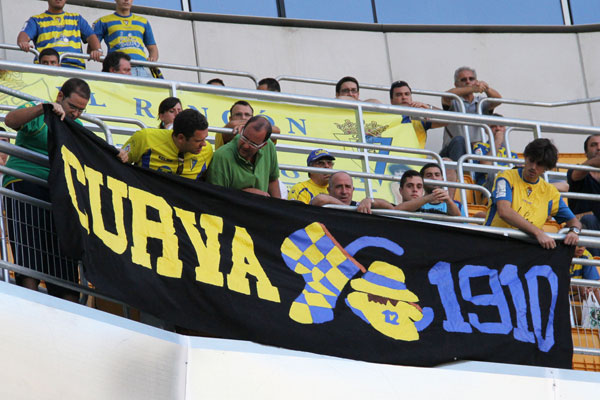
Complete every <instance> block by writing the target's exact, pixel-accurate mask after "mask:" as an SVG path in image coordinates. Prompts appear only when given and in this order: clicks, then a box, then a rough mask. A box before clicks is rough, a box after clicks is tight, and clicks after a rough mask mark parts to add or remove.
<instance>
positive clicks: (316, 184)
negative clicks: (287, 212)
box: [288, 149, 335, 204]
mask: <svg viewBox="0 0 600 400" xmlns="http://www.w3.org/2000/svg"><path fill="white" fill-rule="evenodd" d="M334 161H335V157H334V156H332V155H331V154H329V153H328V152H327V150H325V149H317V150H313V151H311V152H310V154H309V155H308V158H307V159H306V165H307V166H309V167H316V168H333V162H334ZM308 178H309V179H308V180H306V181H304V182H300V183H297V184H295V185H294V186H293V187H292V189H291V190H290V193H289V195H288V199H289V200H297V201H301V202H302V203H304V204H310V201H311V200H312V199H313V198H314V197H315V196H317V195H319V194H321V193H327V186H328V184H329V174H321V173H318V172H309V173H308Z"/></svg>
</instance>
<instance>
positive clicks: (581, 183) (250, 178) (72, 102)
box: [4, 0, 600, 298]
mask: <svg viewBox="0 0 600 400" xmlns="http://www.w3.org/2000/svg"><path fill="white" fill-rule="evenodd" d="M65 3H66V1H65V0H49V1H48V11H46V12H45V13H42V14H40V15H36V16H33V17H31V18H30V19H29V20H28V21H27V23H26V24H25V26H24V28H23V30H22V31H21V32H20V33H19V35H18V44H19V46H20V47H21V49H23V50H24V51H29V50H30V49H31V48H32V44H31V43H30V41H33V43H34V46H35V47H36V48H37V49H38V50H39V51H40V54H39V58H38V60H37V61H38V62H39V63H40V64H44V65H52V66H57V65H58V64H59V61H60V54H62V53H65V52H75V53H77V52H79V53H81V52H82V44H81V42H82V41H83V42H87V43H88V48H87V51H88V53H89V54H90V56H91V58H92V59H93V60H95V61H99V60H100V59H101V58H102V50H101V48H100V42H101V41H103V40H104V41H105V42H106V44H107V46H108V54H107V55H106V57H104V59H103V69H102V70H103V71H104V72H110V73H120V74H127V75H136V76H141V77H150V76H156V73H154V74H153V72H152V71H150V70H149V69H147V68H145V67H140V66H135V65H134V66H132V65H131V61H132V60H133V61H135V60H148V61H156V60H158V48H157V46H156V42H155V40H154V37H153V34H152V29H151V27H150V24H149V23H148V21H147V20H146V19H145V18H143V17H141V16H138V15H135V14H132V13H131V6H132V3H133V2H132V1H131V0H116V1H115V3H116V12H115V13H114V14H110V15H107V16H104V17H102V18H100V19H98V20H97V21H96V22H95V23H94V24H93V27H90V26H89V25H88V23H87V22H86V21H85V20H84V19H83V18H82V17H81V16H80V15H79V14H75V13H66V12H64V11H63V7H64V5H65ZM146 51H147V52H148V55H146ZM61 65H62V66H64V67H72V68H84V64H83V62H82V61H81V60H80V59H77V58H69V57H65V58H64V59H63V60H62V62H61ZM207 83H208V84H212V85H221V86H224V85H225V84H224V82H223V81H222V80H221V79H218V78H216V79H212V80H211V81H209V82H207ZM257 89H258V90H269V91H276V92H279V91H281V88H280V86H279V83H278V82H277V80H275V79H273V78H265V79H262V80H261V81H260V82H258V86H257ZM448 93H451V94H452V95H457V96H459V97H460V98H461V99H462V105H461V104H460V102H459V101H458V100H457V99H456V98H455V97H452V96H448V97H442V102H441V106H442V108H441V109H443V110H448V111H460V110H461V109H462V108H463V107H464V109H465V110H466V112H467V113H477V108H478V105H479V103H480V102H481V101H482V100H483V99H484V98H500V97H501V95H500V93H499V92H498V91H497V90H496V89H494V88H492V87H490V85H489V84H488V83H486V82H484V81H481V80H478V79H477V75H476V72H475V70H474V69H472V68H469V67H461V68H458V69H457V70H456V71H455V74H454V87H453V88H451V89H449V90H448ZM335 95H336V97H337V98H338V99H345V100H354V101H356V100H361V99H360V85H359V82H358V80H357V79H355V78H353V77H350V76H347V77H343V78H342V79H340V80H339V82H338V83H337V85H336V88H335ZM389 96H390V103H391V104H392V105H400V106H406V107H415V108H423V109H437V110H439V109H440V108H437V107H434V106H433V105H431V104H425V103H421V102H416V101H413V99H412V90H411V87H410V85H409V84H408V83H407V82H404V81H397V82H394V83H393V84H392V85H391V87H390V91H389ZM89 98H90V90H89V87H88V85H87V83H86V82H85V81H83V80H81V79H78V78H72V79H69V80H68V81H66V82H65V83H64V85H63V86H62V88H61V89H60V91H59V93H58V96H57V98H56V101H55V102H53V103H52V107H53V110H54V112H55V113H56V114H57V115H59V116H60V117H61V118H65V117H69V118H73V119H77V117H79V116H80V115H81V113H82V112H83V111H84V110H85V108H86V106H87V103H88V101H89ZM364 101H375V102H377V100H374V99H366V100H364ZM498 105H499V103H498V102H493V101H486V102H484V103H483V112H484V114H488V115H489V114H492V113H493V111H494V110H495V108H496V107H497V106H498ZM42 114H43V109H42V106H41V105H36V104H34V103H27V104H25V105H24V106H22V107H20V108H18V109H17V110H14V111H12V112H10V113H8V114H7V116H6V120H5V122H6V125H7V126H9V127H10V128H12V129H15V130H17V131H18V135H17V141H16V143H17V145H20V146H24V147H27V148H29V149H31V150H34V151H37V152H40V153H43V154H47V149H46V140H47V127H46V126H45V124H44V122H43V115H42ZM158 115H159V119H160V124H159V126H158V127H157V128H148V129H142V130H140V131H138V132H136V133H134V134H133V135H132V136H131V138H130V139H129V140H128V141H127V142H126V143H125V144H124V146H123V147H122V149H121V150H120V153H119V158H120V159H121V161H122V162H123V163H133V164H137V165H140V166H142V167H146V168H151V169H155V170H159V171H162V172H166V173H171V174H176V175H180V176H182V177H184V178H189V179H194V180H203V181H207V182H208V183H211V184H214V185H220V186H223V187H226V188H231V189H238V190H243V191H246V192H250V193H254V194H259V195H263V196H271V197H276V198H281V197H283V198H285V197H286V196H285V192H287V189H286V188H285V187H284V186H282V185H281V184H280V182H279V166H278V160H277V153H276V149H275V141H274V140H271V139H270V137H271V134H272V133H273V132H274V133H279V132H280V130H279V129H278V128H277V127H276V126H273V125H272V123H271V122H270V121H269V120H268V119H267V118H265V117H262V116H254V110H253V108H252V106H251V105H250V104H249V103H248V102H246V101H244V100H240V101H237V102H235V103H234V104H233V105H232V106H231V109H230V112H229V121H228V123H227V124H226V125H225V127H226V128H231V133H223V134H221V133H217V134H216V137H215V139H216V140H215V146H214V151H213V146H212V145H211V144H210V143H208V142H207V141H206V137H207V135H208V122H207V120H206V118H205V117H204V116H203V115H202V114H201V113H199V112H198V111H196V110H193V109H185V110H184V109H183V108H182V104H181V101H180V100H179V99H177V98H176V97H169V98H166V99H164V100H163V101H162V102H161V103H160V106H159V110H158ZM493 115H495V116H496V117H501V115H500V114H493ZM402 122H403V123H410V124H412V126H413V128H414V130H415V133H416V135H417V138H418V140H419V143H420V145H421V146H422V147H424V145H425V142H426V140H427V131H428V130H429V129H431V128H438V127H444V128H445V130H444V143H443V148H442V149H441V151H440V155H441V156H443V157H447V159H451V160H454V161H456V160H458V159H459V158H460V157H461V156H462V155H463V154H465V153H467V151H468V149H469V147H470V148H471V149H472V152H474V153H475V154H478V155H488V154H490V151H491V146H495V147H494V148H495V152H496V155H497V156H499V157H506V158H507V159H510V158H517V156H516V154H514V153H511V154H508V151H507V150H506V147H505V143H504V142H505V127H504V126H502V125H497V124H493V125H490V129H491V131H492V133H493V141H491V140H490V141H487V140H485V138H484V137H483V136H482V134H481V131H480V130H479V129H475V128H474V127H472V126H464V125H457V124H446V123H441V122H435V121H429V120H427V119H419V118H410V117H404V118H403V120H402ZM584 149H585V152H586V156H587V159H588V160H587V161H586V162H585V163H584V164H585V165H589V166H594V167H600V135H593V136H590V137H589V138H588V139H587V140H586V141H585V143H584ZM524 160H525V164H524V166H522V167H518V168H514V169H508V170H504V171H502V172H499V173H498V174H494V173H487V174H484V173H477V174H476V176H475V180H476V183H477V184H479V185H483V186H485V187H487V188H489V189H490V190H491V191H492V197H491V199H490V201H489V203H488V208H487V213H486V214H485V224H486V225H489V226H497V227H507V228H514V229H520V230H521V231H523V232H525V233H527V234H529V235H530V236H532V237H534V238H535V239H536V240H537V241H538V243H539V244H540V245H541V246H542V247H544V248H547V249H551V248H554V247H555V246H556V243H555V241H554V239H552V238H551V237H550V236H548V235H547V234H546V233H545V232H544V230H543V226H544V223H545V222H546V220H547V219H548V218H550V217H554V218H555V219H556V220H557V221H559V222H565V223H566V226H567V227H568V228H569V232H568V234H567V235H566V237H565V239H564V243H565V244H567V245H576V244H577V242H578V235H579V233H580V229H581V227H582V224H581V222H580V219H579V218H577V217H576V216H575V214H574V212H576V213H578V214H582V213H587V214H585V215H584V217H583V218H582V219H581V221H582V222H584V224H585V227H586V228H589V229H596V230H599V229H600V222H599V221H600V219H599V218H600V202H589V201H581V200H580V201H571V204H570V206H571V208H572V209H570V208H569V207H568V206H567V205H566V203H565V202H564V201H563V199H562V198H561V195H560V193H559V190H558V189H557V186H558V187H559V188H561V189H562V190H568V188H566V187H565V186H564V185H565V184H564V183H562V184H560V183H559V184H557V186H556V185H553V184H550V183H548V182H546V181H545V180H544V179H543V174H544V173H545V172H546V171H548V170H551V169H553V168H555V166H556V163H557V160H558V150H557V149H556V147H555V146H554V145H553V144H552V143H551V142H550V141H549V140H548V139H536V140H534V141H532V142H531V143H529V144H528V145H527V147H526V148H525V151H524ZM334 162H335V157H334V156H333V155H331V154H330V153H329V151H327V149H317V150H314V151H312V152H311V153H310V154H309V155H308V158H307V162H306V164H307V166H309V167H314V168H319V170H317V171H315V172H311V173H309V174H308V178H309V179H308V180H306V181H305V182H301V183H298V184H296V185H295V186H294V187H292V188H291V190H290V192H289V195H288V196H287V198H288V199H289V200H292V201H300V202H303V203H305V204H307V205H312V206H324V205H327V204H334V205H347V206H356V210H357V211H358V212H363V213H371V212H372V210H373V209H395V210H402V211H411V212H426V213H440V214H446V215H449V216H466V214H465V212H464V210H462V207H461V205H460V203H458V202H457V201H455V200H454V195H453V192H452V191H450V192H449V191H448V190H446V189H444V188H442V186H443V182H441V183H440V185H433V184H431V183H430V184H425V182H424V180H425V179H427V180H429V182H431V181H436V180H437V181H443V173H442V170H441V168H440V166H439V165H437V164H427V165H425V166H423V167H422V168H421V170H420V171H418V172H417V171H413V170H407V171H405V172H404V173H403V174H402V176H401V178H400V179H399V185H398V188H397V189H398V190H397V192H398V193H397V194H396V197H395V202H396V204H392V203H390V202H388V201H387V200H384V199H377V198H365V199H363V200H361V201H360V202H358V203H357V202H355V201H354V200H353V194H354V186H353V181H352V178H351V176H350V175H349V174H348V173H346V172H343V171H337V172H335V173H333V174H331V173H329V172H328V171H327V169H333V167H334ZM480 162H481V163H482V164H491V162H489V161H485V160H482V161H480ZM509 163H510V161H509V160H507V161H506V163H503V164H500V165H508V164H509ZM7 166H10V167H11V168H14V169H16V170H19V171H22V172H26V173H28V174H30V175H33V176H37V177H40V178H47V176H48V169H47V168H45V167H40V166H38V165H35V164H32V163H29V162H27V161H24V160H21V159H19V158H17V157H10V158H9V160H8V163H7ZM446 173H447V176H448V178H447V179H448V180H449V181H456V176H455V172H454V171H453V170H450V169H449V170H448V171H446ZM453 173H454V176H453V175H452V174H453ZM568 184H569V185H570V187H571V190H573V191H578V192H583V193H592V194H600V173H598V172H587V171H581V170H571V171H569V173H568ZM4 186H8V187H10V188H11V189H12V190H14V191H17V192H20V193H25V194H28V195H30V196H33V197H37V198H40V199H48V193H47V192H48V191H47V189H43V188H39V187H38V186H36V185H34V184H32V183H28V182H26V181H24V180H20V179H17V178H15V177H12V176H5V177H4ZM7 207H8V213H9V215H12V214H13V213H16V210H15V207H16V206H15V205H12V206H11V205H9V204H8V205H7ZM11 207H12V208H11ZM31 218H33V217H32V216H29V215H27V214H25V215H24V217H23V216H22V217H21V219H31ZM22 222H23V223H22V224H21V223H19V221H16V219H15V220H14V223H13V224H12V226H11V227H9V229H10V230H11V231H10V234H11V235H12V237H27V236H28V235H31V233H30V232H29V231H28V230H31V222H30V221H29V222H28V223H26V222H27V221H22ZM48 240H50V241H52V240H54V239H52V238H48ZM17 245H18V244H17ZM577 251H578V254H581V256H586V255H587V254H589V255H590V256H592V254H594V253H596V254H594V255H599V256H600V253H598V252H599V251H600V250H599V249H592V250H591V251H592V254H590V253H586V252H585V249H582V248H579V247H578V250H577ZM29 261H30V260H28V259H22V260H17V262H21V263H25V264H26V263H27V262H29ZM21 265H24V264H21ZM61 268H65V269H72V268H73V265H72V263H66V264H64V265H61ZM594 271H595V269H593V271H592V269H589V268H583V267H581V266H579V267H576V268H573V269H572V275H573V276H574V277H584V278H588V279H598V274H597V271H595V272H596V273H595V275H594V273H593V272H594ZM18 282H19V283H20V284H23V285H24V286H27V287H30V288H32V289H34V288H37V284H38V283H39V282H38V281H36V280H34V279H32V278H27V277H19V278H18ZM51 286H52V285H50V287H49V291H50V289H51ZM52 290H54V288H52ZM55 293H58V294H57V295H60V296H61V297H64V298H71V297H70V296H71V295H72V293H70V292H69V291H62V292H61V291H58V292H55Z"/></svg>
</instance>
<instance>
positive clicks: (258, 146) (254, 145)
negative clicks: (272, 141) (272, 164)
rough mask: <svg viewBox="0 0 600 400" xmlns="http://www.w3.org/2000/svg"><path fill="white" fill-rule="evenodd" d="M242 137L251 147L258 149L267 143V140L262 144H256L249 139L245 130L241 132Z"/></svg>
mask: <svg viewBox="0 0 600 400" xmlns="http://www.w3.org/2000/svg"><path fill="white" fill-rule="evenodd" d="M240 139H242V140H243V141H244V143H247V144H248V145H249V146H250V147H252V148H254V149H256V150H258V149H260V148H261V147H263V146H264V145H265V143H266V142H262V143H261V144H256V143H254V142H253V141H251V140H250V139H248V138H247V137H246V136H244V132H243V131H242V133H240Z"/></svg>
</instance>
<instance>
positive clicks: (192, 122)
mask: <svg viewBox="0 0 600 400" xmlns="http://www.w3.org/2000/svg"><path fill="white" fill-rule="evenodd" d="M207 136H208V121H207V120H206V117H205V116H204V115H202V114H201V113H199V112H198V111H196V110H193V109H191V108H188V109H187V110H183V111H182V112H180V113H179V114H177V116H176V117H175V120H174V121H173V130H171V129H158V128H146V129H142V130H139V131H137V132H135V133H134V134H133V136H131V137H130V138H129V140H128V141H127V142H125V144H124V145H123V148H122V149H121V151H120V152H119V158H120V159H121V161H123V162H124V163H134V164H136V165H138V166H141V167H144V168H150V169H154V170H157V171H162V172H166V173H168V174H175V175H179V176H182V177H184V178H188V179H204V175H205V172H206V170H207V169H208V165H209V164H210V162H211V160H212V157H213V149H212V146H211V145H210V143H207V142H206V137H207Z"/></svg>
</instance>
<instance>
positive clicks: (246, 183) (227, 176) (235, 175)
mask: <svg viewBox="0 0 600 400" xmlns="http://www.w3.org/2000/svg"><path fill="white" fill-rule="evenodd" d="M271 132H272V127H271V123H270V122H269V121H268V120H267V119H266V118H265V117H262V116H259V115H258V116H255V117H252V118H250V119H249V120H248V122H246V124H245V125H244V127H243V129H242V130H241V132H240V133H239V134H238V135H235V137H234V138H233V140H232V141H231V142H229V143H227V144H226V145H224V146H222V147H220V148H219V149H218V150H217V151H216V152H215V155H214V157H213V161H212V164H211V165H210V168H209V169H208V178H207V181H208V182H209V183H212V184H213V185H219V186H224V187H227V188H232V189H239V190H244V191H246V192H250V193H255V194H260V195H263V196H271V197H277V198H281V191H280V189H279V164H278V162H277V153H276V152H275V145H274V144H273V142H272V141H271V140H269V138H270V137H271Z"/></svg>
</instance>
